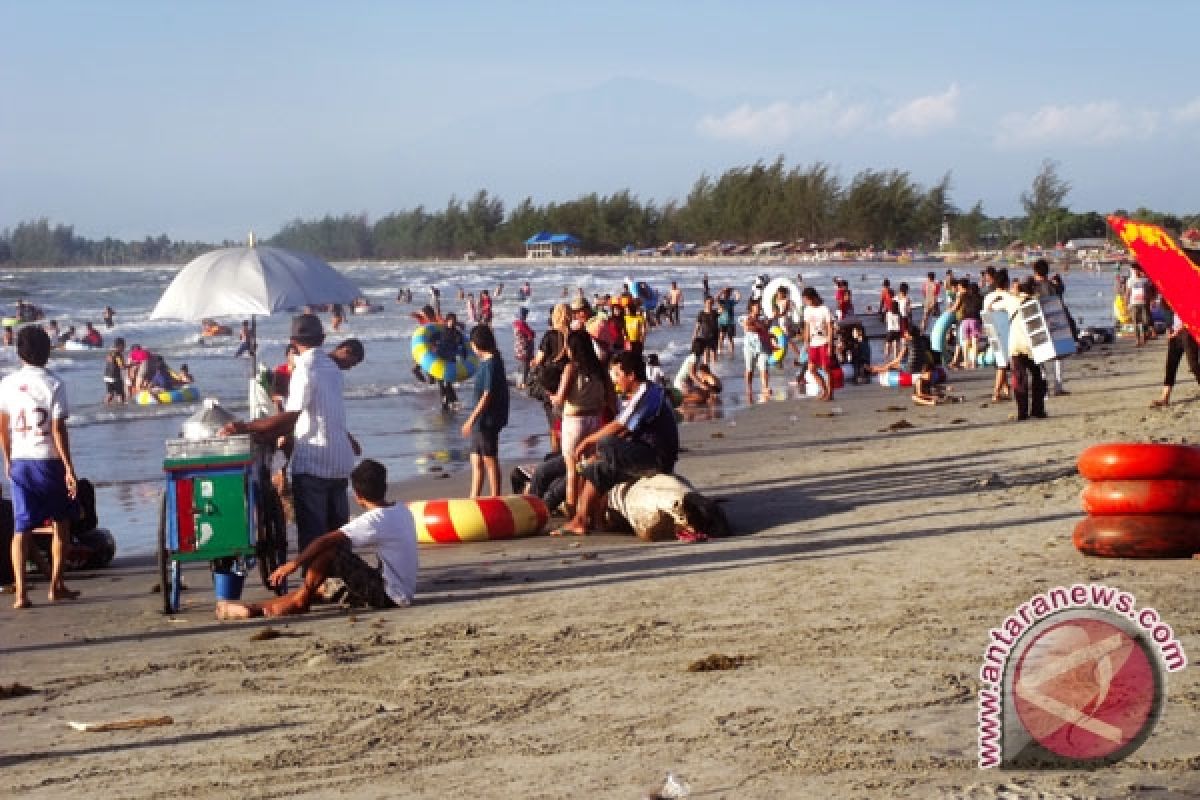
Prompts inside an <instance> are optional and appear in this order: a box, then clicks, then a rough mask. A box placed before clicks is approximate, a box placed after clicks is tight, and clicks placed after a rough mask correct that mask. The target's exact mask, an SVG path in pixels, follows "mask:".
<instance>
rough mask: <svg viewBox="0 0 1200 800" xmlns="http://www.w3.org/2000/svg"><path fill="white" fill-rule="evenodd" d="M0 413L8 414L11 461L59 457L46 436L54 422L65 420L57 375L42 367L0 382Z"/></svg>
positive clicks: (25, 368) (63, 395) (25, 369)
mask: <svg viewBox="0 0 1200 800" xmlns="http://www.w3.org/2000/svg"><path fill="white" fill-rule="evenodd" d="M0 411H3V412H4V413H6V414H8V430H9V433H10V434H11V435H12V453H11V456H12V458H27V459H34V460H38V461H51V460H57V459H59V458H60V457H61V456H60V454H59V452H58V447H57V446H56V445H55V444H54V437H53V436H52V435H51V433H50V426H51V423H52V422H53V421H54V420H56V419H66V418H67V416H68V410H67V391H66V388H65V387H64V386H63V382H62V381H61V380H59V378H58V376H57V375H55V374H54V373H53V372H51V371H50V370H48V369H45V368H43V367H32V366H29V365H28V364H26V365H25V366H23V367H21V368H20V369H19V370H17V371H16V372H14V373H13V374H12V375H9V376H8V377H7V378H5V379H4V380H3V381H0Z"/></svg>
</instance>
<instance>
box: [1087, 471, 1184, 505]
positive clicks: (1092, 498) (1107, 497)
mask: <svg viewBox="0 0 1200 800" xmlns="http://www.w3.org/2000/svg"><path fill="white" fill-rule="evenodd" d="M1080 499H1081V500H1082V501H1083V510H1084V511H1086V512H1087V513H1089V514H1200V480H1196V481H1181V480H1174V479H1171V478H1164V479H1163V480H1158V481H1095V482H1093V483H1089V484H1088V485H1087V486H1085V487H1084V489H1083V493H1082V494H1081V495H1080Z"/></svg>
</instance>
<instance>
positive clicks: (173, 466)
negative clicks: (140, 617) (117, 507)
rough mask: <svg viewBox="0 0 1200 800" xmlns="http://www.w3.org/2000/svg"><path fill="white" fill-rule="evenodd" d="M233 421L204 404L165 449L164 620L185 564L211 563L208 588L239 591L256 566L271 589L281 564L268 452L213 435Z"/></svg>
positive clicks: (283, 538) (248, 441) (282, 545)
mask: <svg viewBox="0 0 1200 800" xmlns="http://www.w3.org/2000/svg"><path fill="white" fill-rule="evenodd" d="M231 418H232V417H230V416H229V415H228V414H226V413H225V412H224V411H223V410H222V409H220V407H219V406H217V405H216V404H215V402H213V401H208V402H206V406H205V408H204V409H203V410H202V411H201V412H199V413H198V414H197V415H195V416H193V417H192V418H191V419H189V420H188V422H187V423H185V426H184V434H185V435H184V436H183V437H181V438H178V439H171V440H168V441H167V443H166V450H167V455H166V458H165V460H164V461H163V471H164V473H165V486H164V491H163V494H162V501H161V508H160V513H159V526H158V566H159V586H160V588H161V590H162V597H163V610H164V611H165V612H166V613H168V614H173V613H175V612H176V611H178V610H179V604H180V590H181V589H182V573H183V565H184V564H185V563H189V562H205V561H207V562H209V564H210V565H211V567H212V573H213V583H214V586H215V587H216V588H217V589H218V590H221V589H223V588H224V589H225V591H230V588H229V587H233V588H232V591H234V592H235V593H237V592H240V580H241V577H242V576H244V575H245V574H246V572H247V571H248V570H249V569H251V568H253V567H254V566H255V565H257V566H258V570H259V573H260V575H261V577H262V580H263V585H264V586H267V587H268V588H271V587H270V585H269V584H268V582H267V579H268V577H269V576H270V574H271V572H272V571H274V570H275V568H276V567H278V566H279V565H280V564H282V563H283V561H284V560H285V559H286V555H287V533H286V521H285V518H284V515H283V508H282V504H281V502H280V499H279V495H278V493H277V492H276V491H275V487H274V486H273V485H272V484H271V481H270V464H271V458H272V456H273V454H274V450H273V449H272V448H269V447H267V446H264V445H261V444H257V443H255V442H254V441H253V439H252V438H251V437H250V436H216V435H213V434H215V433H216V431H217V430H219V428H220V426H221V424H223V420H225V419H231ZM199 434H209V435H199ZM283 588H284V587H279V589H277V591H282V590H283Z"/></svg>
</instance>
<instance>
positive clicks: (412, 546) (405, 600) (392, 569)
mask: <svg viewBox="0 0 1200 800" xmlns="http://www.w3.org/2000/svg"><path fill="white" fill-rule="evenodd" d="M350 487H351V489H352V490H353V491H354V499H355V500H356V501H357V502H358V504H359V505H360V506H362V507H363V508H364V509H366V511H365V512H364V513H363V514H361V515H359V516H358V517H355V518H354V519H352V520H350V522H347V523H346V524H345V525H343V526H342V527H341V528H340V529H339V530H336V531H330V532H329V533H326V534H324V535H323V536H320V537H318V538H316V539H314V540H313V541H312V542H311V543H310V544H309V545H308V547H306V548H304V551H303V552H302V553H300V555H298V556H296V558H295V559H293V560H292V561H289V562H287V563H286V564H284V565H283V566H281V567H279V569H277V570H275V571H274V572H272V573H271V577H270V582H271V585H272V586H278V585H280V583H282V581H283V580H284V579H285V578H287V576H288V575H291V574H292V573H293V572H295V571H296V570H298V569H300V568H301V567H305V568H306V571H305V575H304V584H303V585H302V586H301V587H300V588H299V589H296V590H295V591H294V592H292V593H291V594H287V595H284V596H283V597H280V598H278V599H276V600H271V601H269V602H267V603H261V604H259V603H237V602H232V601H227V600H221V601H218V602H217V619H249V618H250V617H262V616H267V617H281V616H285V615H289V614H303V613H305V612H306V611H308V609H309V606H311V605H312V601H313V597H314V596H315V595H316V594H317V589H318V588H319V587H320V586H321V584H322V583H324V582H325V579H326V578H329V577H337V578H341V579H342V580H343V581H344V582H345V584H346V598H345V599H346V601H347V602H348V603H349V604H350V605H366V606H370V607H371V608H396V607H398V606H407V605H411V603H412V598H413V595H414V594H415V593H416V589H417V530H416V526H415V525H414V523H413V518H412V513H411V512H409V510H408V506H406V505H404V504H403V503H388V502H386V501H385V500H384V496H385V494H386V492H387V468H386V467H384V466H383V465H382V464H380V463H379V462H378V461H373V460H371V459H369V458H366V459H363V461H362V462H361V463H360V464H359V465H358V466H357V467H355V468H354V471H353V472H351V473H350ZM363 547H370V548H374V550H375V552H376V553H377V554H378V556H379V564H380V567H379V569H375V568H373V567H370V566H368V565H367V563H366V562H364V561H363V560H362V559H361V558H359V557H358V556H357V555H355V554H354V553H353V552H351V550H352V548H353V549H358V548H363Z"/></svg>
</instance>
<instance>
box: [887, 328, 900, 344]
mask: <svg viewBox="0 0 1200 800" xmlns="http://www.w3.org/2000/svg"><path fill="white" fill-rule="evenodd" d="M883 340H884V341H885V342H898V341H900V331H888V332H887V334H886V335H885V336H884V337H883Z"/></svg>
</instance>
